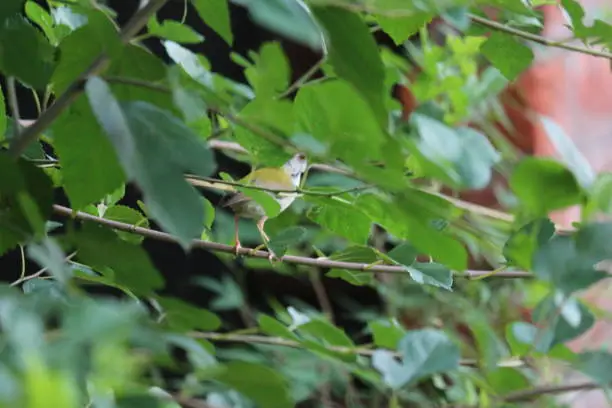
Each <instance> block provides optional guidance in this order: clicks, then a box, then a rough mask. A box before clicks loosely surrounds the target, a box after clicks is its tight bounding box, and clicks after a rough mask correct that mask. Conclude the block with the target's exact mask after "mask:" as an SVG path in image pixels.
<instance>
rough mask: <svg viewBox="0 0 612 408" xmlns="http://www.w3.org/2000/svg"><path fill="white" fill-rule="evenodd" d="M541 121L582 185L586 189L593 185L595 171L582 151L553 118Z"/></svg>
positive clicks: (562, 158)
mask: <svg viewBox="0 0 612 408" xmlns="http://www.w3.org/2000/svg"><path fill="white" fill-rule="evenodd" d="M541 121H542V125H543V126H544V129H545V130H546V133H547V135H548V139H549V140H550V141H551V143H552V145H553V146H554V147H555V149H556V150H557V152H558V153H559V155H560V156H561V160H562V161H563V162H565V165H566V166H567V168H568V169H570V170H571V171H572V173H574V176H575V177H576V180H577V181H578V183H579V184H580V186H581V187H582V188H584V189H588V188H589V187H591V185H592V184H593V182H594V181H595V172H594V171H593V169H592V167H591V165H590V164H589V162H588V161H587V159H586V158H585V157H584V156H583V155H582V153H580V151H579V150H578V148H577V147H576V145H575V144H574V142H573V141H572V139H570V138H569V136H567V135H566V134H565V132H564V131H563V128H561V126H559V125H558V124H557V123H555V122H553V121H552V120H551V119H548V118H545V117H544V118H542V119H541Z"/></svg>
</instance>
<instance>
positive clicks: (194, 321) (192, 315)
mask: <svg viewBox="0 0 612 408" xmlns="http://www.w3.org/2000/svg"><path fill="white" fill-rule="evenodd" d="M155 300H156V301H157V302H158V303H159V304H160V306H161V307H162V309H163V310H164V321H166V322H167V323H168V325H169V326H170V327H171V328H173V329H176V330H180V331H186V332H187V331H191V330H196V329H197V330H217V329H218V328H219V327H221V320H220V319H219V317H218V316H217V315H216V314H214V313H212V312H209V311H208V310H206V309H203V308H201V307H197V306H194V305H191V304H189V303H187V302H184V301H182V300H181V299H178V298H175V297H169V296H156V297H155Z"/></svg>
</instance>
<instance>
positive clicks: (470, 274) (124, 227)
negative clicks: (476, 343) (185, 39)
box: [53, 205, 533, 279]
mask: <svg viewBox="0 0 612 408" xmlns="http://www.w3.org/2000/svg"><path fill="white" fill-rule="evenodd" d="M53 211H54V212H55V213H56V214H58V215H61V216H64V217H69V218H73V219H79V220H82V221H90V222H95V223H97V224H100V225H105V226H107V227H109V228H114V229H117V230H120V231H125V232H129V233H132V234H137V235H141V236H144V237H147V238H150V239H156V240H159V241H165V242H172V243H176V242H177V239H176V238H174V237H173V236H172V235H170V234H167V233H165V232H161V231H156V230H152V229H149V228H143V227H137V226H135V225H131V224H125V223H123V222H119V221H113V220H108V219H104V218H100V217H96V216H94V215H91V214H87V213H84V212H81V211H74V210H72V209H70V208H67V207H63V206H60V205H53ZM191 245H192V247H193V248H201V249H206V250H210V251H217V252H225V253H229V254H234V253H235V251H236V248H234V247H233V246H230V245H225V244H220V243H217V242H211V241H203V240H199V239H196V240H193V241H192V244H191ZM238 253H239V254H241V255H245V256H249V257H253V258H265V259H268V256H269V254H268V252H266V251H259V250H253V249H250V248H239V249H238ZM279 262H285V263H288V264H294V265H308V266H318V267H320V268H337V269H349V270H354V271H363V272H369V273H395V274H402V275H404V276H408V275H407V273H406V271H405V269H404V267H403V266H400V265H374V266H373V265H372V264H366V263H358V262H343V261H332V260H329V259H325V258H309V257H304V256H295V255H285V256H283V257H281V258H280V259H279ZM487 273H489V271H474V270H467V271H464V272H462V273H457V274H456V276H457V277H463V278H468V279H470V278H474V277H477V276H481V275H483V274H487ZM493 277H495V278H533V275H532V274H531V273H529V272H522V271H505V272H499V273H496V274H495V275H494V276H493Z"/></svg>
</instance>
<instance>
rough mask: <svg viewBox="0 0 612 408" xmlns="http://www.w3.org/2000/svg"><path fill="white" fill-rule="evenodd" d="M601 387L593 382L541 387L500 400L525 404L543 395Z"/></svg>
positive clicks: (514, 393)
mask: <svg viewBox="0 0 612 408" xmlns="http://www.w3.org/2000/svg"><path fill="white" fill-rule="evenodd" d="M601 387H602V385H601V384H598V383H596V382H593V381H586V382H582V383H578V384H565V385H543V386H540V387H535V388H532V389H529V390H522V391H515V392H512V393H510V394H507V395H506V396H504V397H503V398H502V400H503V401H505V402H525V401H530V400H533V399H535V398H538V397H541V396H543V395H556V394H563V393H566V392H573V391H589V390H595V389H599V388H601Z"/></svg>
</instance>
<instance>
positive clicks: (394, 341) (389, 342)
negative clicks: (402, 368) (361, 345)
mask: <svg viewBox="0 0 612 408" xmlns="http://www.w3.org/2000/svg"><path fill="white" fill-rule="evenodd" d="M368 326H369V328H370V330H371V331H372V336H373V337H374V344H375V345H377V346H378V347H384V348H388V349H392V350H395V349H397V347H398V345H399V342H400V340H401V339H402V338H403V337H404V336H405V335H406V330H404V328H402V327H401V326H400V325H399V323H398V322H397V321H396V320H394V319H389V320H377V321H374V322H371V323H369V324H368Z"/></svg>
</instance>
